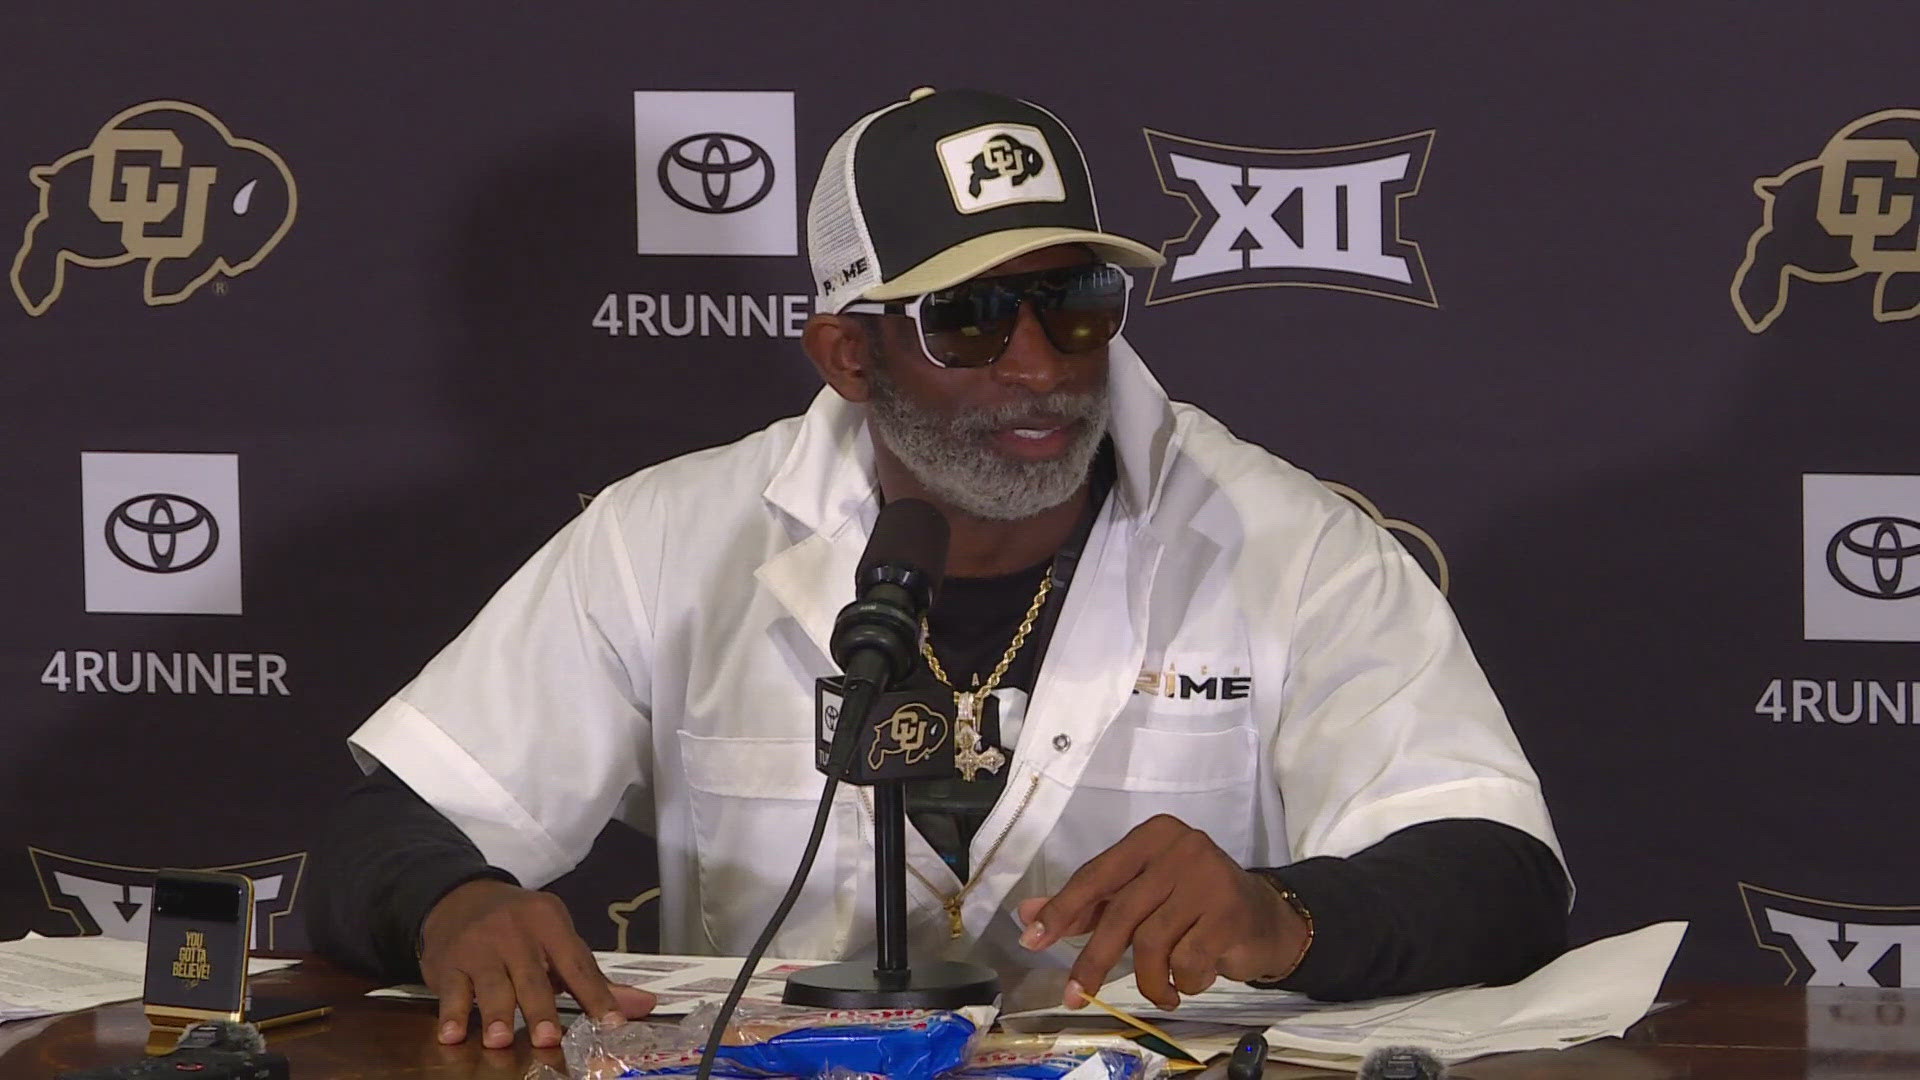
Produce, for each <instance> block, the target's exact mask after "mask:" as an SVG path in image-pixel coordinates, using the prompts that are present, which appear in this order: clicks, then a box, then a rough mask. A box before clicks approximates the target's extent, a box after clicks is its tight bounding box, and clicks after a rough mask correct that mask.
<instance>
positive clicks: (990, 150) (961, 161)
mask: <svg viewBox="0 0 1920 1080" xmlns="http://www.w3.org/2000/svg"><path fill="white" fill-rule="evenodd" d="M935 152H936V153H937V154H938V155H939V157H940V167H941V169H942V170H943V171H944V172H945V173H946V176H947V187H948V188H949V189H950V190H951V191H952V193H953V205H954V209H956V210H959V211H960V212H961V213H963V214H977V213H979V212H980V211H982V210H992V209H994V208H995V207H1000V206H1011V205H1013V204H1015V203H1028V202H1066V201H1067V188H1066V184H1065V183H1064V182H1063V181H1062V180H1061V177H1060V169H1059V167H1058V166H1057V165H1056V164H1055V163H1054V158H1053V147H1051V146H1049V145H1047V136H1046V134H1045V133H1044V132H1042V131H1041V130H1040V129H1039V128H1037V127H1033V126H1031V125H1029V124H988V125H986V126H984V127H977V128H970V129H968V130H966V131H962V132H959V133H957V134H953V135H949V136H947V137H946V138H944V139H941V140H940V141H939V142H938V143H937V144H935Z"/></svg>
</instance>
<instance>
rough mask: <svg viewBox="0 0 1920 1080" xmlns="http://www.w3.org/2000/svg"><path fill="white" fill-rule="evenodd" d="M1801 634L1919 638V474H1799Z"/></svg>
mask: <svg viewBox="0 0 1920 1080" xmlns="http://www.w3.org/2000/svg"><path fill="white" fill-rule="evenodd" d="M1801 487H1802V500H1803V506H1804V512H1803V526H1802V528H1803V535H1802V545H1803V556H1802V561H1803V564H1804V565H1803V567H1802V569H1803V575H1802V576H1803V580H1804V582H1805V598H1806V612H1805V614H1806V638H1807V639H1808V640H1810V641H1920V476H1859V475H1835V474H1810V475H1807V476H1804V477H1802V478H1801Z"/></svg>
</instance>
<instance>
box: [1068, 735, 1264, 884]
mask: <svg viewBox="0 0 1920 1080" xmlns="http://www.w3.org/2000/svg"><path fill="white" fill-rule="evenodd" d="M1131 712H1133V710H1132V709H1131V708H1130V709H1128V710H1127V712H1124V713H1122V715H1121V717H1120V718H1119V719H1118V720H1116V721H1115V723H1114V724H1113V726H1111V727H1109V728H1108V729H1107V730H1106V732H1105V733H1104V734H1103V735H1102V736H1101V739H1100V745H1099V746H1098V747H1097V748H1096V749H1095V750H1094V753H1093V757H1092V758H1091V759H1090V760H1089V761H1088V762H1087V766H1086V769H1085V770H1084V771H1083V772H1082V773H1081V774H1080V779H1079V782H1078V783H1077V784H1076V785H1075V787H1074V792H1073V795H1072V797H1071V798H1070V799H1069V800H1068V803H1067V809H1066V812H1065V813H1064V814H1062V815H1061V819H1060V824H1059V826H1058V827H1056V829H1055V830H1054V833H1053V835H1052V836H1051V837H1050V838H1049V844H1048V848H1049V856H1050V857H1049V858H1048V860H1047V862H1048V867H1047V876H1048V877H1049V879H1054V878H1057V879H1058V880H1050V881H1049V885H1050V886H1051V887H1053V888H1058V887H1059V886H1061V885H1063V884H1065V883H1066V878H1067V877H1068V876H1071V875H1072V873H1073V871H1075V870H1077V869H1079V867H1080V866H1081V865H1082V864H1084V863H1085V862H1086V861H1087V860H1088V859H1091V858H1092V857H1093V856H1095V855H1098V854H1099V853H1100V852H1102V851H1105V850H1106V849H1107V848H1109V847H1112V846H1113V845H1114V844H1116V843H1118V842H1119V841H1120V839H1121V838H1122V837H1124V836H1125V835H1126V834H1127V832H1128V831H1129V830H1131V829H1132V828H1133V827H1134V826H1136V825H1138V824H1140V823H1141V822H1143V821H1145V820H1147V819H1148V818H1150V817H1153V816H1154V815H1155V814H1169V815H1172V816H1173V817H1176V818H1179V819H1180V820H1181V821H1183V822H1185V823H1186V824H1188V825H1190V826H1192V827H1193V828H1196V829H1199V830H1201V831H1202V832H1204V833H1206V834H1207V835H1208V836H1209V837H1211V838H1212V839H1213V842H1214V843H1215V844H1216V845H1218V846H1219V847H1220V849H1221V850H1223V851H1225V852H1226V853H1227V854H1228V855H1229V856H1231V857H1232V858H1233V859H1234V860H1235V861H1236V862H1239V863H1240V864H1241V865H1243V866H1244V865H1246V861H1247V859H1248V858H1249V857H1250V856H1251V854H1252V847H1253V832H1254V815H1255V813H1256V804H1257V802H1258V800H1256V799H1255V798H1254V785H1255V784H1256V783H1257V781H1258V778H1259V774H1260V768H1259V759H1258V748H1257V738H1256V736H1255V733H1254V731H1253V729H1252V728H1248V727H1230V728H1225V729H1221V730H1214V731H1185V730H1171V729H1167V728H1156V727H1147V726H1139V725H1138V721H1136V722H1135V723H1134V724H1128V723H1127V721H1128V719H1129V717H1128V714H1129V713H1131ZM1142 719H1145V718H1142Z"/></svg>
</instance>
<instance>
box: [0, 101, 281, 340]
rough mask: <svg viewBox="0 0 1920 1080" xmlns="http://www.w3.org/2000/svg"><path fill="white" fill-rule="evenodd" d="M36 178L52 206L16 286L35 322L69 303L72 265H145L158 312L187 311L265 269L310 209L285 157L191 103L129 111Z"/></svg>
mask: <svg viewBox="0 0 1920 1080" xmlns="http://www.w3.org/2000/svg"><path fill="white" fill-rule="evenodd" d="M27 179H28V180H29V181H31V182H32V183H33V185H34V186H35V187H37V188H39V189H40V205H39V210H38V212H37V213H35V214H34V216H33V218H32V219H31V220H30V221H28V222H27V228H26V235H25V236H24V237H23V238H22V239H21V241H20V250H19V252H18V253H17V254H16V255H15V256H14V259H13V270H12V274H11V280H12V283H13V292H14V295H15V296H16V297H18V298H19V300H20V304H21V306H22V307H24V308H26V310H27V314H29V315H41V314H44V313H45V312H46V310H47V309H48V308H50V307H52V306H53V302H54V301H56V300H58V299H60V294H61V292H62V291H63V290H64V289H65V288H66V278H67V267H68V266H69V264H74V265H79V266H88V267H109V266H120V265H123V264H125V263H130V262H140V261H144V262H145V263H146V275H145V283H144V287H143V293H144V296H145V299H146V302H147V304H148V305H149V306H158V305H161V304H177V303H179V302H180V301H182V300H185V299H187V298H188V297H190V296H192V295H193V294H194V293H195V292H197V291H198V290H199V289H200V287H201V286H203V285H205V284H206V283H207V282H209V281H211V280H213V279H214V278H215V277H216V276H219V275H225V276H227V277H237V276H238V275H240V274H242V273H244V272H246V271H248V270H251V269H253V268H254V267H255V266H257V265H259V263H260V261H261V260H262V259H264V258H266V257H267V253H268V252H270V251H272V250H273V249H274V247H275V246H277V245H278V244H279V243H280V240H281V238H282V237H284V236H285V235H286V234H287V230H288V229H289V228H291V227H292V226H293V218H294V211H295V207H296V204H297V201H298V200H297V195H296V193H295V189H294V183H293V174H292V173H291V172H289V171H288V170H287V163H286V162H285V161H283V160H282V159H281V157H280V155H279V154H277V153H275V152H274V151H273V149H272V148H270V147H268V146H265V145H263V144H261V143H258V142H255V141H253V140H251V139H242V138H238V137H236V136H235V135H234V134H233V132H232V131H230V130H228V128H227V126H226V125H225V124H224V123H222V122H221V121H220V120H219V119H218V118H217V117H215V116H214V115H213V114H212V113H209V112H208V111H206V110H205V109H202V108H200V107H199V106H198V105H191V104H188V103H187V102H184V101H150V102H147V103H145V104H143V105H135V106H134V107H132V108H130V109H126V110H124V111H122V112H121V113H119V114H118V115H117V116H115V117H113V119H111V120H108V121H107V122H106V123H105V124H104V125H102V126H101V128H100V130H99V131H98V132H97V133H96V134H95V135H94V137H93V139H92V141H91V142H89V143H88V144H87V145H86V146H84V147H82V148H80V149H78V150H75V151H73V152H72V153H69V154H67V155H65V156H63V157H61V158H60V159H59V160H57V161H55V162H53V163H52V164H50V165H36V166H34V167H32V168H30V169H29V170H27Z"/></svg>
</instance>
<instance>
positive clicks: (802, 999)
mask: <svg viewBox="0 0 1920 1080" xmlns="http://www.w3.org/2000/svg"><path fill="white" fill-rule="evenodd" d="M999 996H1000V976H998V975H996V974H994V971H993V969H992V968H989V967H982V966H981V965H979V964H969V963H965V962H962V961H957V960H936V961H933V962H931V963H925V964H916V965H914V967H913V968H912V969H911V970H909V971H904V972H901V973H900V974H899V975H897V976H893V975H888V976H882V975H881V973H880V972H878V971H876V970H875V969H874V968H873V966H872V965H870V964H856V963H844V964H827V965H825V966H824V967H817V968H809V969H808V970H806V971H799V972H795V973H794V974H792V975H789V976H787V989H786V992H785V993H784V994H782V995H781V999H780V1000H782V1001H784V1002H786V1003H787V1004H789V1005H806V1006H809V1007H811V1008H816V1009H957V1008H959V1007H960V1006H962V1005H991V1004H993V1003H994V1001H995V1000H996V999H997V998H999Z"/></svg>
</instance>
